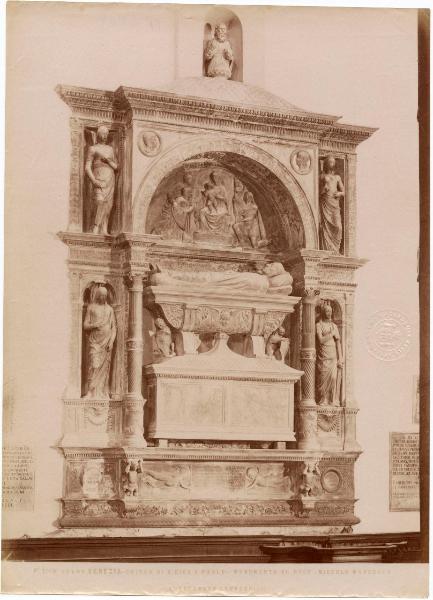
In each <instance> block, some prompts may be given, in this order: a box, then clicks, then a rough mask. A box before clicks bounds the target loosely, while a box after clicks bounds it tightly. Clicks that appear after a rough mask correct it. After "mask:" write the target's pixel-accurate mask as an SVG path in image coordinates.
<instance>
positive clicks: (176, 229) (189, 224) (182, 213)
mask: <svg viewBox="0 0 433 600" xmlns="http://www.w3.org/2000/svg"><path fill="white" fill-rule="evenodd" d="M185 195H186V190H185V188H182V190H181V191H180V194H178V193H176V191H175V190H171V191H169V192H168V193H167V201H166V203H165V205H164V208H163V209H162V214H161V219H160V221H159V223H158V224H157V226H156V227H155V229H154V231H153V233H158V234H161V235H163V236H164V238H166V239H171V240H191V239H192V233H193V231H194V229H195V223H194V215H193V212H194V206H193V204H192V202H191V200H188V199H187V198H185Z"/></svg>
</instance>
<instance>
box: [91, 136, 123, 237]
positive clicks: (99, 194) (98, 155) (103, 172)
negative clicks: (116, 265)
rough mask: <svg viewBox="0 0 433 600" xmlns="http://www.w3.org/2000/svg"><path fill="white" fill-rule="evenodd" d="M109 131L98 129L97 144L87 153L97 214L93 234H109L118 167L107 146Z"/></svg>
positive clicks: (109, 147) (110, 149)
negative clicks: (109, 221)
mask: <svg viewBox="0 0 433 600" xmlns="http://www.w3.org/2000/svg"><path fill="white" fill-rule="evenodd" d="M108 134H109V130H108V127H105V125H101V127H98V130H97V132H96V140H97V143H96V144H94V145H93V146H90V148H89V151H88V153H87V158H86V165H85V172H86V175H87V176H88V178H89V179H90V181H91V182H92V185H93V200H94V202H95V205H96V214H95V220H94V225H93V233H102V234H104V235H107V234H108V220H109V218H110V213H111V209H112V208H113V198H114V188H115V183H116V175H115V172H116V171H117V168H118V165H117V162H116V160H115V157H114V151H113V148H112V147H111V146H110V145H109V144H107V139H108Z"/></svg>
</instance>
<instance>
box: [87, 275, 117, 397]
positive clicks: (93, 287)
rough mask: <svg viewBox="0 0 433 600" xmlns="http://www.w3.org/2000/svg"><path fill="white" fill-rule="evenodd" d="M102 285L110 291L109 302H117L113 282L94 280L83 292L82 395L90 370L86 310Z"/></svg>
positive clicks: (113, 367) (112, 366)
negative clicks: (85, 325) (85, 328)
mask: <svg viewBox="0 0 433 600" xmlns="http://www.w3.org/2000/svg"><path fill="white" fill-rule="evenodd" d="M100 287H105V288H106V289H107V291H108V297H107V302H108V304H110V305H111V306H114V305H115V304H116V293H115V291H114V288H113V286H112V285H111V284H109V283H107V282H106V281H92V282H91V283H90V284H89V285H88V286H87V287H86V288H85V290H84V292H83V303H82V306H83V310H82V320H81V331H82V337H81V397H83V396H85V395H86V393H87V391H88V390H87V381H86V380H87V370H88V366H89V365H88V355H89V341H88V335H86V332H85V330H84V319H85V318H86V312H87V307H88V306H89V304H91V303H92V302H94V301H95V295H96V291H97V290H98V288H100ZM116 346H117V336H116V339H115V340H114V345H113V353H112V357H111V364H110V376H109V389H110V395H112V394H113V393H114V391H115V390H114V387H115V382H114V378H115V375H114V374H115V371H116V356H117V352H116V350H117V348H116Z"/></svg>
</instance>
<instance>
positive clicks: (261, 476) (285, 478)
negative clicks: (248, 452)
mask: <svg viewBox="0 0 433 600" xmlns="http://www.w3.org/2000/svg"><path fill="white" fill-rule="evenodd" d="M245 479H246V486H245V487H246V488H253V487H263V488H278V489H281V488H288V487H290V483H291V481H290V475H288V474H285V473H284V471H282V470H281V469H279V468H278V467H276V466H273V465H264V466H262V467H255V466H254V467H248V468H247V470H246V473H245Z"/></svg>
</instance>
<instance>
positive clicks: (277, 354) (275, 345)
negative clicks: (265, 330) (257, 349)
mask: <svg viewBox="0 0 433 600" xmlns="http://www.w3.org/2000/svg"><path fill="white" fill-rule="evenodd" d="M286 339H287V338H286V332H285V330H284V327H278V329H276V330H275V331H274V332H273V333H271V335H270V336H269V337H268V339H267V341H266V348H265V352H266V356H268V357H269V358H275V359H276V360H282V359H283V351H282V350H283V349H282V347H281V343H282V342H283V341H284V340H286Z"/></svg>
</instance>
